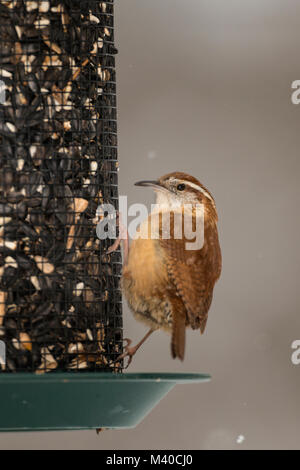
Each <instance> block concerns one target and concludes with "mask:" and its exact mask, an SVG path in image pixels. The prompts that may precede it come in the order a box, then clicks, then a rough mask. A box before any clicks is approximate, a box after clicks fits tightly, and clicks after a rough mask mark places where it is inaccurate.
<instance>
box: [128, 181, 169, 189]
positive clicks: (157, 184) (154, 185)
mask: <svg viewBox="0 0 300 470" xmlns="http://www.w3.org/2000/svg"><path fill="white" fill-rule="evenodd" d="M134 185H135V186H146V187H147V186H148V187H150V188H153V189H165V188H164V187H163V186H162V185H161V184H160V182H159V181H150V180H149V181H137V182H136V183H134Z"/></svg>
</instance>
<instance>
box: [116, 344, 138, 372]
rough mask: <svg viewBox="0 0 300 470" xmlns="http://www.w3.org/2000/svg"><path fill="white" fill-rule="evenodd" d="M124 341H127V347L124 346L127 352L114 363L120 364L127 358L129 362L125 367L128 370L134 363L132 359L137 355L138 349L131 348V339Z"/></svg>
mask: <svg viewBox="0 0 300 470" xmlns="http://www.w3.org/2000/svg"><path fill="white" fill-rule="evenodd" d="M123 341H126V343H127V344H126V345H125V346H124V348H125V351H124V352H123V353H122V354H120V356H118V357H117V359H116V360H115V361H114V362H119V361H122V359H125V357H128V362H127V364H126V366H125V367H124V369H127V368H128V366H129V364H130V363H131V361H132V358H133V356H134V355H135V353H136V348H135V347H133V348H130V345H131V343H132V340H131V339H129V338H124V339H123Z"/></svg>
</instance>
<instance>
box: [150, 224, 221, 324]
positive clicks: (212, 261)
mask: <svg viewBox="0 0 300 470" xmlns="http://www.w3.org/2000/svg"><path fill="white" fill-rule="evenodd" d="M171 223H172V221H171ZM159 241H160V244H161V247H162V248H163V249H164V254H165V257H166V263H167V269H168V275H169V279H170V281H171V283H172V285H173V286H174V289H175V293H176V294H177V296H178V297H179V298H180V299H181V300H182V303H183V305H184V307H185V310H186V323H187V324H190V325H191V327H192V328H193V329H196V328H200V331H201V333H203V332H204V329H205V325H206V321H207V314H208V310H209V307H210V304H211V301H212V295H213V288H214V284H215V282H216V280H217V279H218V278H219V276H220V272H221V252H220V246H219V240H218V233H217V228H216V225H215V224H209V225H208V226H205V239H204V245H203V247H202V249H200V250H187V249H186V242H189V241H190V240H186V239H185V238H182V239H174V238H173V237H171V238H170V239H167V240H164V239H160V240H159ZM170 297H173V295H172V296H170ZM174 307H175V305H174ZM181 310H182V309H181ZM181 310H180V312H181ZM176 315H177V317H178V316H179V315H178V314H176ZM181 316H182V313H180V317H181ZM176 322H178V320H177V319H176Z"/></svg>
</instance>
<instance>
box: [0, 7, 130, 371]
mask: <svg viewBox="0 0 300 470" xmlns="http://www.w3.org/2000/svg"><path fill="white" fill-rule="evenodd" d="M116 52H117V51H116V49H115V47H114V31H113V0H110V1H106V2H100V1H94V0H80V1H78V0H51V1H50V0H45V1H30V0H10V1H4V0H2V1H1V4H0V81H1V82H0V83H1V92H0V99H1V103H0V343H1V345H2V346H3V345H5V352H6V361H4V360H3V357H2V361H1V365H0V369H1V370H2V371H4V372H10V371H12V372H13V371H31V372H36V373H44V372H49V371H56V370H64V371H67V370H72V371H76V370H89V371H90V370H99V369H101V370H113V371H119V370H121V367H122V364H121V363H120V362H117V361H116V359H117V357H118V356H119V355H120V353H121V352H122V316H121V294H120V290H119V277H120V270H121V259H120V253H119V252H117V253H114V254H112V255H108V254H107V253H106V249H107V247H108V245H109V244H110V243H111V242H110V241H109V240H99V239H98V238H97V235H96V225H97V222H98V217H97V207H98V206H99V205H100V204H102V203H111V204H113V205H114V206H115V207H116V208H117V204H118V186H117V170H118V164H117V135H116V87H115V60H114V54H115V53H116ZM2 349H3V348H2ZM2 356H3V354H2Z"/></svg>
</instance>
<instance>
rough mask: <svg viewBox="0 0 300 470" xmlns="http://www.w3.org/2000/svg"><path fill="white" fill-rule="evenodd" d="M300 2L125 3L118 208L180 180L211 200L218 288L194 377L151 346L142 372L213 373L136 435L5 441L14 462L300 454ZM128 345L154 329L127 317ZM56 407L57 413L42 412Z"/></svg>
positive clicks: (120, 21) (193, 361)
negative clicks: (32, 457)
mask: <svg viewBox="0 0 300 470" xmlns="http://www.w3.org/2000/svg"><path fill="white" fill-rule="evenodd" d="M299 28H300V2H299V1H298V0H244V1H243V2H241V1H240V0H227V1H226V2H224V0H185V1H182V0H180V1H179V0H151V1H149V0H118V1H117V2H116V42H117V47H118V49H119V56H118V57H117V61H118V106H119V156H120V194H122V195H128V196H129V202H130V203H132V202H145V203H148V204H150V203H151V202H153V201H154V198H153V195H152V194H151V192H150V191H149V190H148V191H147V190H146V189H142V188H134V186H133V184H134V182H135V181H137V180H140V179H147V178H156V177H158V176H161V175H162V174H164V173H166V172H170V171H175V170H182V171H186V172H188V173H191V174H192V175H194V176H196V177H198V178H199V179H200V181H201V182H203V183H204V184H205V185H206V186H207V187H208V188H209V189H210V190H211V191H212V193H213V195H214V196H215V199H216V201H217V206H218V209H219V218H220V224H219V228H220V238H221V245H222V250H223V274H222V278H221V280H220V281H219V283H218V284H217V286H216V289H215V297H214V301H213V305H212V308H211V310H210V315H209V320H208V325H207V329H206V332H205V335H204V336H202V337H200V335H199V333H198V332H192V331H191V332H189V334H188V337H187V351H186V359H185V361H184V363H183V364H181V363H179V362H178V361H177V362H175V361H173V360H172V359H171V358H170V339H169V337H168V336H167V335H166V334H165V333H162V332H161V333H156V334H155V335H153V337H151V338H150V339H149V341H148V342H147V343H146V344H145V346H144V348H143V349H142V350H141V351H140V352H139V353H138V354H137V356H136V358H135V359H134V361H133V363H132V366H131V367H130V369H129V370H130V371H131V372H136V371H174V372H175V371H176V372H188V371H190V372H209V373H211V374H212V377H213V379H212V381H211V382H210V383H207V384H200V385H182V386H177V387H176V388H175V389H174V390H173V391H172V392H171V393H170V394H169V395H168V396H167V397H166V398H165V399H164V400H163V401H162V402H161V403H160V404H159V406H158V407H157V408H156V409H155V410H154V411H153V412H152V413H151V414H150V415H149V416H148V417H147V418H146V419H145V420H144V422H143V423H141V424H140V425H139V426H138V427H137V428H136V429H132V430H126V431H120V430H119V431H117V430H112V431H110V430H108V431H105V432H103V433H101V434H100V435H99V436H97V435H96V433H95V432H93V431H85V432H59V433H56V432H51V433H46V432H44V433H36V434H31V433H29V434H25V433H24V434H22V433H21V434H1V435H0V448H1V449H5V448H11V449H23V448H24V449H38V448H42V449H254V448H256V449H278V448H281V449H288V448H290V449H300V435H299V424H300V400H299V390H300V365H299V366H298V367H297V366H294V365H292V363H291V359H290V357H291V353H292V349H291V343H292V341H293V340H295V339H300V315H299V277H300V276H299V275H300V270H299V266H300V263H299V261H300V260H299V246H298V242H299V229H300V225H299V203H300V197H299V176H300V171H299V170H300V158H299V144H300V133H299V129H300V105H299V106H295V105H293V104H292V103H291V83H292V81H293V80H296V79H300V55H299ZM124 323H125V336H129V337H131V338H132V339H133V340H134V342H135V341H138V340H139V339H140V338H141V336H142V335H143V334H144V333H145V331H146V330H145V327H144V326H143V325H142V324H138V323H136V321H135V320H134V319H133V318H132V316H131V314H130V312H129V310H128V308H127V307H125V308H124ZM45 406H47V404H46V403H45Z"/></svg>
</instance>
